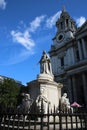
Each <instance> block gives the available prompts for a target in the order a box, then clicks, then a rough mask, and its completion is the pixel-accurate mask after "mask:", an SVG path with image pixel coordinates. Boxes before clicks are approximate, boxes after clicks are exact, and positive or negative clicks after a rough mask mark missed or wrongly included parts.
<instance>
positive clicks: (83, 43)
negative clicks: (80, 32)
mask: <svg viewBox="0 0 87 130" xmlns="http://www.w3.org/2000/svg"><path fill="white" fill-rule="evenodd" d="M81 41H82V48H83V54H84V58H86V57H87V52H86V43H85V41H84V39H83V38H82V39H81Z"/></svg>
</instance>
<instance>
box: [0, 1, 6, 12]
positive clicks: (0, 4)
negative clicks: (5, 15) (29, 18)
mask: <svg viewBox="0 0 87 130" xmlns="http://www.w3.org/2000/svg"><path fill="white" fill-rule="evenodd" d="M0 8H1V9H3V10H4V9H5V8H6V1H5V0H0Z"/></svg>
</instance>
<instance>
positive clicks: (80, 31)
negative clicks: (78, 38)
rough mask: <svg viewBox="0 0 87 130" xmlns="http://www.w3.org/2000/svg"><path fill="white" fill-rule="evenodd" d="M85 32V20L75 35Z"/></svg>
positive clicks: (86, 26) (86, 28) (86, 27)
mask: <svg viewBox="0 0 87 130" xmlns="http://www.w3.org/2000/svg"><path fill="white" fill-rule="evenodd" d="M85 30H87V20H86V22H85V23H84V24H83V25H82V26H81V27H80V28H78V30H77V32H76V34H78V33H82V32H84V31H85Z"/></svg>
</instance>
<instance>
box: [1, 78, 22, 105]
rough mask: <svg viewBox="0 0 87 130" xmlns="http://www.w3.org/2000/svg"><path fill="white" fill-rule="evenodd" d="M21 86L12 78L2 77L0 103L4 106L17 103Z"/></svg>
mask: <svg viewBox="0 0 87 130" xmlns="http://www.w3.org/2000/svg"><path fill="white" fill-rule="evenodd" d="M20 89H21V87H20V86H19V85H18V84H17V83H16V81H15V80H12V79H4V80H3V81H1V82H0V104H3V105H4V106H5V107H9V106H11V107H14V106H16V105H17V97H18V95H19V93H20Z"/></svg>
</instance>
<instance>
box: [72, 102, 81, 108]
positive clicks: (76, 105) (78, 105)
mask: <svg viewBox="0 0 87 130" xmlns="http://www.w3.org/2000/svg"><path fill="white" fill-rule="evenodd" d="M71 107H82V106H81V105H80V104H78V103H77V102H74V103H72V104H71Z"/></svg>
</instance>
